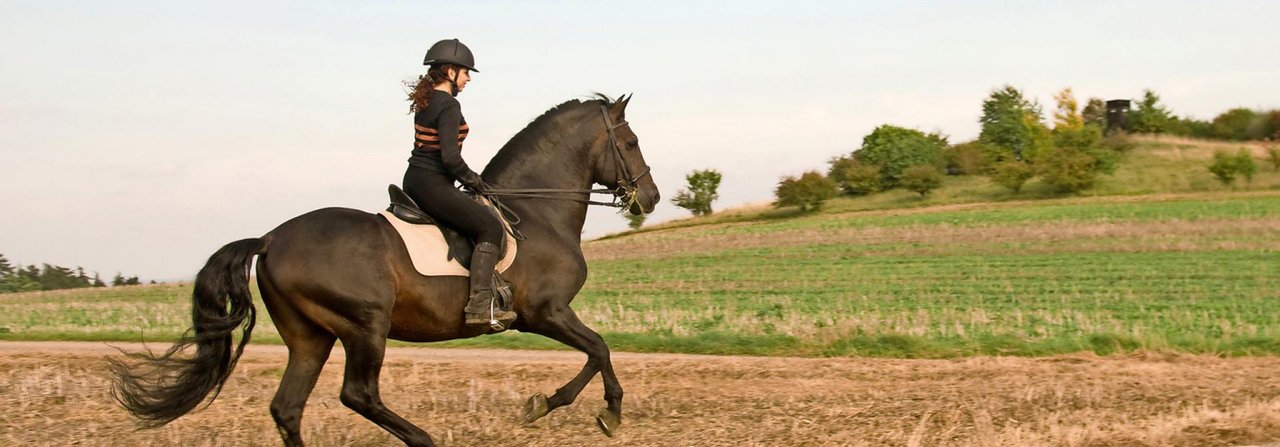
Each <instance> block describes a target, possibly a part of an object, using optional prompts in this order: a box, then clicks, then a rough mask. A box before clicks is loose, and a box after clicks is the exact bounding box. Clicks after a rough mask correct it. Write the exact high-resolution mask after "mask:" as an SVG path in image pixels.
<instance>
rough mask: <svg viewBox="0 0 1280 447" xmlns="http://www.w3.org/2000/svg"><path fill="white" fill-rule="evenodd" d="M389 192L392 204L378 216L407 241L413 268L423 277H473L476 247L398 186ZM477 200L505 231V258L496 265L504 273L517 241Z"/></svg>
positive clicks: (488, 203) (508, 226)
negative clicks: (432, 216)
mask: <svg viewBox="0 0 1280 447" xmlns="http://www.w3.org/2000/svg"><path fill="white" fill-rule="evenodd" d="M387 192H388V194H389V195H390V196H391V205H390V206H388V207H387V210H386V211H383V212H381V213H378V214H379V215H381V216H382V217H383V218H385V219H386V220H387V222H388V223H390V224H391V226H392V227H393V228H395V230H396V232H397V233H399V234H400V238H401V239H402V240H404V245H405V247H406V248H408V250H409V258H410V259H412V260H413V266H414V269H416V270H417V271H418V273H421V274H423V275H424V276H471V271H470V268H471V253H472V250H474V248H475V244H474V243H473V242H472V241H471V240H470V239H469V238H467V237H466V236H464V235H463V234H462V233H459V232H458V231H457V230H455V229H453V228H449V227H448V226H446V225H440V224H439V223H437V222H436V221H435V219H433V218H431V216H430V215H428V214H427V213H425V212H423V211H422V209H421V208H418V204H417V203H414V201H413V199H412V198H410V197H409V195H408V194H406V193H405V192H404V190H402V189H400V187H399V186H396V185H390V186H388V187H387ZM476 200H477V201H478V202H480V203H481V204H483V205H485V206H486V207H488V208H489V209H490V210H491V212H493V213H494V215H495V216H497V217H498V220H499V221H501V222H502V226H503V229H504V230H505V231H506V235H507V236H506V238H504V240H503V241H502V242H503V243H502V244H501V246H500V247H499V249H500V250H501V251H502V253H503V255H502V259H501V260H500V261H498V266H497V270H498V272H499V273H501V272H504V271H506V270H507V268H509V267H511V263H512V262H514V261H515V256H516V241H515V238H514V237H512V235H511V233H512V231H511V225H510V224H509V223H507V221H506V220H505V219H503V218H502V215H501V213H499V212H498V210H497V208H495V207H494V206H493V204H492V203H490V202H489V201H488V200H487V199H485V198H483V197H477V198H476ZM495 277H496V275H495Z"/></svg>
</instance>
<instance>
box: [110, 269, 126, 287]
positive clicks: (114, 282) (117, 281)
mask: <svg viewBox="0 0 1280 447" xmlns="http://www.w3.org/2000/svg"><path fill="white" fill-rule="evenodd" d="M123 285H124V275H121V274H120V272H116V276H115V277H114V278H111V287H115V286H123Z"/></svg>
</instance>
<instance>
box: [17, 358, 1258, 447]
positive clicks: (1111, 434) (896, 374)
mask: <svg viewBox="0 0 1280 447" xmlns="http://www.w3.org/2000/svg"><path fill="white" fill-rule="evenodd" d="M51 346H52V348H51ZM106 352H107V351H106V350H105V349H104V348H103V347H102V346H101V345H97V344H56V345H50V344H19V343H0V380H2V381H3V383H5V384H7V386H6V387H4V388H3V389H2V390H0V408H3V410H2V412H3V413H2V417H0V444H3V445H58V446H61V445H73V444H76V445H112V446H114V445H144V446H145V445H164V446H177V445H181V446H202V445H208V446H213V445H274V444H277V443H278V438H277V437H276V434H275V431H274V428H273V426H272V422H271V420H270V416H269V415H268V412H267V406H268V402H269V400H270V396H271V394H272V393H273V392H274V388H275V386H276V384H277V382H278V380H279V376H280V373H281V367H282V366H283V364H284V361H285V356H284V353H283V352H282V349H281V348H279V347H265V346H253V347H251V348H250V352H249V353H248V354H247V355H246V357H245V359H244V360H243V361H242V363H241V364H240V366H239V368H238V370H237V371H236V372H235V374H234V375H233V376H232V379H231V381H230V383H229V384H228V385H227V387H226V389H225V390H224V392H223V395H222V397H220V398H219V399H218V401H217V402H215V403H214V404H213V405H212V406H210V407H209V408H207V409H204V410H201V411H198V412H196V413H194V414H191V415H188V416H187V417H184V418H182V419H179V420H178V421H177V422H175V423H173V424H171V425H169V426H167V427H164V428H162V429H159V430H154V431H143V432H138V431H134V430H133V428H132V425H131V423H130V420H129V419H128V417H127V416H126V415H125V414H123V412H122V411H121V410H119V409H118V408H116V407H114V406H113V405H112V404H111V402H110V399H109V397H108V395H107V383H106V381H105V379H104V377H103V373H104V369H103V366H102V362H101V358H102V356H103V355H104V354H105V353H106ZM341 360H342V358H341V355H340V352H339V353H335V356H334V359H332V360H331V361H330V364H329V365H328V366H327V368H326V370H325V373H324V375H323V376H322V377H321V380H320V383H319V385H318V387H317V389H316V393H315V394H314V395H313V396H312V398H311V400H310V402H309V406H308V409H307V414H306V418H305V421H304V427H303V430H304V434H305V436H306V438H307V440H308V441H309V442H310V443H311V445H317V446H334V445H342V446H363V445H396V444H397V443H396V442H395V441H394V439H393V438H391V437H389V435H387V434H385V433H384V432H382V431H381V430H380V429H378V428H376V427H374V426H373V424H371V423H369V422H367V421H365V420H363V419H362V418H360V417H359V416H357V415H355V414H354V413H352V412H351V411H349V410H347V409H346V408H344V407H342V405H341V404H340V403H339V402H338V399H337V394H338V389H339V386H340V385H339V383H340V371H341V364H340V362H341ZM614 362H615V367H616V370H617V371H618V374H619V377H620V379H621V380H622V384H623V386H624V387H625V388H626V391H627V395H626V398H625V409H626V415H625V422H624V425H623V429H622V432H621V433H620V434H619V436H618V437H617V438H613V439H609V438H605V437H604V436H603V435H601V434H599V433H598V432H597V431H596V429H595V428H594V426H593V423H592V421H591V416H592V414H593V413H594V411H595V410H596V408H597V407H598V406H599V404H600V402H601V401H600V396H601V395H602V390H601V388H600V386H599V381H598V379H597V380H596V381H595V382H593V383H592V385H590V386H588V388H587V389H586V391H584V393H583V394H582V396H580V397H579V402H578V403H577V404H575V405H572V406H570V407H567V408H564V409H560V410H557V411H556V412H555V413H553V414H552V415H550V416H548V417H547V418H546V419H544V420H542V421H539V422H537V423H535V424H533V425H530V426H525V425H522V424H520V423H518V422H517V421H516V418H517V415H518V413H519V408H520V405H521V404H522V403H523V400H524V398H525V397H526V396H527V395H529V394H531V393H534V392H538V391H541V392H549V391H552V390H553V389H555V388H556V387H558V386H560V385H561V384H562V383H564V382H565V381H567V380H568V379H569V378H570V377H572V376H573V374H574V373H575V372H576V371H577V370H578V368H580V367H581V364H582V356H581V355H580V354H577V353H564V352H522V351H467V350H430V349H411V348H400V349H393V350H392V351H391V353H390V355H389V358H388V361H387V365H386V367H385V369H384V373H383V380H382V389H383V390H384V399H385V400H386V401H387V403H388V405H389V406H391V407H392V408H393V409H396V410H398V411H399V412H400V413H401V414H402V415H404V416H405V417H406V418H408V419H409V420H412V421H415V422H416V423H418V424H420V425H421V426H423V427H424V428H426V429H427V430H428V431H429V432H430V433H432V435H433V436H434V437H435V438H436V440H437V442H439V443H441V444H442V445H448V446H467V445H533V446H550V445H557V446H559V445H590V446H614V445H618V446H622V445H628V446H629V445H645V446H660V445H673V446H675V445H679V446H685V445H698V446H721V445H723V446H730V445H732V446H751V445H852V446H858V445H868V446H870V445H908V446H926V445H927V446H933V445H951V446H990V445H1044V446H1112V445H1117V446H1118V445H1125V446H1130V445H1140V446H1157V445H1158V446H1178V445H1187V446H1214V445H1242V444H1251V443H1266V442H1275V441H1280V382H1277V381H1275V380H1273V377H1274V371H1275V370H1276V369H1277V367H1280V359H1278V358H1274V357H1262V358H1238V359H1221V358H1215V357H1207V356H1186V355H1170V354H1159V355H1157V354H1140V355H1134V356H1129V357H1097V356H1094V355H1070V356H1060V357H1050V358H1040V359H1027V358H1000V357H977V358H969V359H962V360H885V359H791V358H743V357H706V356H681V355H661V354H660V355H639V354H616V355H615V357H614Z"/></svg>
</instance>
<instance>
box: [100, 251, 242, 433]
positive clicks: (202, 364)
mask: <svg viewBox="0 0 1280 447" xmlns="http://www.w3.org/2000/svg"><path fill="white" fill-rule="evenodd" d="M266 247H267V240H266V239H243V240H239V241H235V242H232V243H230V244H227V245H225V246H223V247H222V248H220V249H218V251H217V252H215V253H214V254H213V255H212V256H210V257H209V262H208V263H206V264H205V266H204V268H202V269H200V273H199V274H198V275H196V283H195V289H194V291H193V292H192V294H191V321H192V330H188V331H187V332H186V333H184V334H183V335H182V338H180V339H179V340H178V341H177V342H176V343H174V345H173V347H171V348H169V350H168V351H166V352H165V353H164V354H160V355H156V354H154V353H152V352H150V351H147V352H145V353H134V354H127V353H126V354H127V357H131V358H135V359H141V360H140V361H138V362H130V363H134V364H133V365H130V364H128V363H126V362H125V361H124V359H114V358H113V359H109V360H108V361H109V362H110V365H109V366H110V368H111V371H112V373H113V375H114V378H113V379H114V380H113V383H112V390H111V395H112V397H114V398H115V400H116V402H119V403H120V405H121V406H123V407H124V408H125V409H126V410H128V411H129V412H130V413H132V414H133V415H134V416H136V417H137V418H138V419H141V421H140V424H141V425H142V426H143V427H145V428H154V427H159V426H161V425H164V424H167V423H169V422H171V421H173V420H174V419H177V418H178V417H180V416H182V415H184V414H187V413H188V412H190V411H191V410H193V409H195V407H196V406H198V405H200V403H201V402H203V401H204V400H205V397H206V396H208V395H209V392H210V391H212V392H213V396H212V397H210V398H209V403H213V399H216V398H217V397H218V393H219V392H221V391H222V385H223V384H224V383H226V381H227V377H228V376H230V375H231V370H232V369H233V368H235V365H236V361H237V360H239V359H240V354H242V353H243V352H244V347H245V345H246V344H248V343H249V336H250V334H251V333H252V332H253V325H254V317H255V314H256V310H255V309H254V307H253V298H252V296H251V295H250V293H249V268H250V266H251V265H252V264H251V263H252V261H253V257H254V255H258V254H263V253H266ZM240 327H243V328H244V333H243V335H242V336H241V337H240V343H239V345H237V346H236V347H235V351H234V352H232V350H231V347H232V333H233V332H235V330H236V329H237V328H240ZM191 345H195V347H196V352H195V355H194V356H190V357H187V356H180V355H178V354H179V353H180V352H181V351H183V350H184V349H185V348H187V347H189V346H191Z"/></svg>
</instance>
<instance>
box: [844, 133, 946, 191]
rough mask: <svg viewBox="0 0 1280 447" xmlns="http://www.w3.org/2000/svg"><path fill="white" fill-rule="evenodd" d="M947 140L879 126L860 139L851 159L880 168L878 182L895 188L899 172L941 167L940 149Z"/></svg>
mask: <svg viewBox="0 0 1280 447" xmlns="http://www.w3.org/2000/svg"><path fill="white" fill-rule="evenodd" d="M946 146H947V138H946V137H944V136H942V135H939V134H936V133H935V134H926V133H924V132H921V131H918V130H915V129H907V128H903V127H898V126H893V125H889V124H885V125H882V126H880V127H877V128H875V130H873V131H871V133H870V134H868V135H867V136H866V137H863V138H862V147H860V148H858V150H857V151H854V152H853V158H854V159H855V160H857V161H858V162H860V163H863V164H866V165H874V166H879V167H880V180H881V183H882V185H883V187H884V188H885V189H888V188H893V187H895V186H898V181H899V180H900V178H901V177H902V171H904V170H906V169H907V168H909V167H912V166H917V165H925V164H927V165H934V166H938V167H942V166H943V164H944V160H943V158H942V148H944V147H946Z"/></svg>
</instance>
